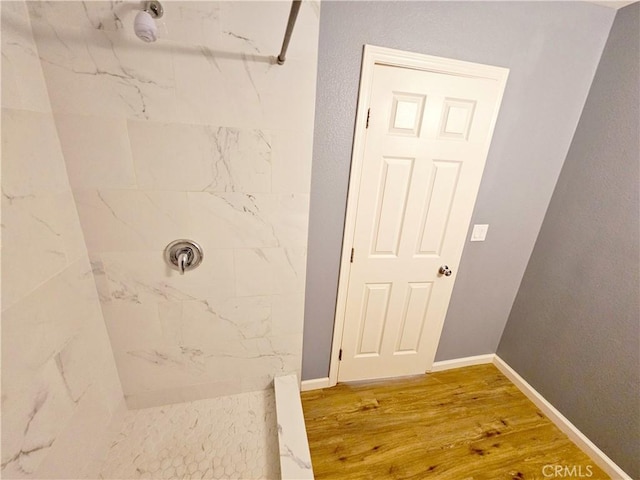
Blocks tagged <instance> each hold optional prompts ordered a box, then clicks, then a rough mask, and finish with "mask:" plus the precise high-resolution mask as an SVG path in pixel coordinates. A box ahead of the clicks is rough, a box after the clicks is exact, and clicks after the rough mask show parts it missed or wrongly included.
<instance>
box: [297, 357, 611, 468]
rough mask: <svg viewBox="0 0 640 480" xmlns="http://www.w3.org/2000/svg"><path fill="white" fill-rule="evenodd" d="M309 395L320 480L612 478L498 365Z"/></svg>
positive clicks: (308, 419) (305, 398)
mask: <svg viewBox="0 0 640 480" xmlns="http://www.w3.org/2000/svg"><path fill="white" fill-rule="evenodd" d="M301 395H302V406H303V410H304V416H305V423H306V427H307V435H308V437H309V446H310V449H311V459H312V462H313V470H314V473H315V478H316V479H318V480H322V479H340V480H343V479H345V480H346V479H387V478H388V479H416V480H418V479H419V480H422V479H439V480H440V479H442V480H448V479H450V480H464V479H469V480H470V479H474V480H483V479H487V480H497V479H509V480H513V479H515V480H523V479H549V478H555V479H556V480H557V479H560V478H563V479H566V478H582V479H585V478H589V479H591V480H595V479H598V480H599V479H608V478H609V477H608V476H607V475H606V474H605V473H604V472H603V471H602V470H601V469H600V468H599V467H597V465H596V464H595V463H594V462H593V461H592V460H591V459H590V458H589V457H588V456H587V455H585V454H584V453H583V452H582V451H581V450H580V449H579V448H578V447H577V446H576V445H575V444H573V443H572V442H571V441H570V440H569V439H568V438H567V436H566V435H565V434H564V433H562V432H561V431H560V430H559V429H558V428H557V427H556V426H555V425H554V424H553V423H551V421H550V420H549V419H547V418H546V417H545V416H544V415H543V414H542V412H540V411H539V410H538V409H537V407H536V406H535V405H534V404H533V403H531V401H529V399H527V398H526V397H525V396H524V394H522V392H520V391H519V390H518V389H517V388H516V386H515V385H513V384H512V383H511V382H510V381H509V380H508V379H507V378H506V377H505V376H504V375H502V373H500V371H498V369H496V368H495V367H494V366H493V365H477V366H472V367H464V368H459V369H455V370H448V371H445V372H438V373H430V374H427V375H420V376H417V377H407V378H403V379H394V380H385V381H379V382H372V383H366V384H349V385H348V384H339V385H337V386H335V387H333V388H326V389H323V390H313V391H309V392H303V393H302V394H301ZM545 465H551V466H555V465H560V466H563V467H568V469H563V470H562V474H563V475H562V476H559V475H555V476H554V475H553V473H554V470H553V468H554V467H547V468H546V469H544V470H543V468H544V467H545ZM545 474H546V476H545ZM572 474H573V475H572Z"/></svg>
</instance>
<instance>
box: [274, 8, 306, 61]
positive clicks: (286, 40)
mask: <svg viewBox="0 0 640 480" xmlns="http://www.w3.org/2000/svg"><path fill="white" fill-rule="evenodd" d="M301 3H302V0H293V1H292V2H291V11H290V12H289V21H288V22H287V31H286V32H285V33H284V40H282V50H280V55H278V65H282V64H283V63H284V61H285V55H286V54H287V48H289V40H291V33H292V32H293V26H294V25H295V24H296V18H297V17H298V11H299V10H300V4H301Z"/></svg>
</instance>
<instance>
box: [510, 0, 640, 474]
mask: <svg viewBox="0 0 640 480" xmlns="http://www.w3.org/2000/svg"><path fill="white" fill-rule="evenodd" d="M639 39H640V4H638V3H636V4H635V5H631V6H629V7H626V8H624V9H622V10H620V11H619V12H618V14H617V16H616V20H615V22H614V24H613V28H612V30H611V35H610V37H609V40H608V42H607V46H606V48H605V50H604V53H603V56H602V60H601V61H600V66H599V67H598V71H597V73H596V77H595V79H594V82H593V85H592V87H591V91H590V93H589V97H588V99H587V103H586V105H585V108H584V112H583V114H582V118H581V119H580V123H579V125H578V129H577V131H576V135H575V137H574V139H573V143H572V144H571V149H570V150H569V155H568V156H567V160H566V161H565V164H564V167H563V169H562V173H561V175H560V178H559V180H558V185H557V186H556V190H555V192H554V194H553V198H552V200H551V204H550V205H549V210H548V212H547V215H546V217H545V219H544V223H543V224H542V229H541V231H540V236H539V237H538V240H537V242H536V245H535V249H534V251H533V254H532V256H531V260H530V261H529V265H528V266H527V270H526V273H525V275H524V278H523V281H522V286H521V287H520V290H519V292H518V295H517V297H516V301H515V303H514V306H513V310H512V312H511V315H510V316H509V322H508V323H507V326H506V329H505V331H504V335H503V337H502V340H501V342H500V345H499V347H498V354H499V355H500V356H501V357H502V358H503V359H504V360H505V361H507V363H509V364H510V365H511V366H512V367H513V368H515V369H516V370H517V371H518V373H519V374H520V375H522V376H523V377H524V378H525V379H526V380H527V381H528V382H529V383H530V384H531V385H533V386H534V387H535V388H536V389H537V390H538V391H539V392H540V393H541V394H542V395H544V397H545V398H546V399H547V400H549V401H550V402H551V403H552V404H553V405H554V406H555V407H556V408H558V409H559V410H560V411H561V412H562V413H563V414H564V415H565V416H566V417H567V418H569V420H571V421H572V422H573V423H574V424H575V425H576V426H577V427H578V428H579V429H580V430H581V431H582V432H583V433H585V434H586V435H587V436H588V437H589V438H590V439H591V440H592V441H593V442H594V443H595V444H596V445H598V447H600V448H601V449H602V450H603V451H604V452H605V453H606V454H607V455H609V456H610V457H611V458H612V459H613V460H614V461H615V462H616V463H618V465H620V466H621V467H622V468H623V469H624V470H625V471H626V472H627V473H629V474H630V475H631V476H632V477H633V478H640V400H639V399H638V393H639V392H640V323H639V318H640V311H639V305H640V297H639V291H640V279H639V272H638V265H640V251H639V243H640V235H639V231H638V219H639V218H640V217H639V215H640V207H639V203H640V202H639V193H638V190H639V185H638V179H639V178H640V170H639V167H638V162H639V159H640V151H639V147H638V145H639V142H640V125H639V118H640V111H639V110H640V109H639V107H638V105H639V103H640V94H639V86H638V84H639V82H640V77H639V75H640V73H639V71H638V63H639V62H640V47H639V45H638V40H639Z"/></svg>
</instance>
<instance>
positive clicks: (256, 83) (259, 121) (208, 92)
mask: <svg viewBox="0 0 640 480" xmlns="http://www.w3.org/2000/svg"><path fill="white" fill-rule="evenodd" d="M238 3H239V2H238ZM222 35H223V36H226V37H229V36H230V34H229V33H225V32H223V34H222ZM236 41H237V42H236V43H239V44H242V45H244V44H245V42H246V40H245V39H239V40H238V39H236ZM248 41H249V42H250V40H248ZM278 48H279V47H278ZM174 49H175V51H176V54H175V55H174V58H173V62H174V65H175V86H176V96H177V97H178V98H179V99H180V102H179V104H178V107H177V114H176V118H178V119H179V121H181V122H185V123H206V124H210V125H224V126H227V127H235V128H253V129H260V128H265V127H267V128H273V127H274V126H273V125H271V124H269V123H267V121H266V114H267V112H265V109H264V106H263V104H262V101H263V99H264V96H265V95H267V94H268V91H267V90H265V87H264V86H263V85H264V82H265V77H266V76H267V75H268V74H269V72H271V71H272V70H273V69H275V68H278V66H277V65H275V55H277V52H268V54H266V53H265V54H260V53H257V52H256V51H255V49H251V48H250V50H251V51H249V52H245V51H242V50H240V51H238V50H229V49H224V48H223V47H221V46H220V45H215V46H213V47H210V46H193V45H190V46H174ZM279 108H282V109H287V110H288V108H287V104H286V102H283V103H282V104H281V105H279Z"/></svg>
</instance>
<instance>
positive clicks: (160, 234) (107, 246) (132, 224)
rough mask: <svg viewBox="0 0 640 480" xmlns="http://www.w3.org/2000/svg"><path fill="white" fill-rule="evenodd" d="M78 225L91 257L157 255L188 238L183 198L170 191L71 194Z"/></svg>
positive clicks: (184, 194)
mask: <svg viewBox="0 0 640 480" xmlns="http://www.w3.org/2000/svg"><path fill="white" fill-rule="evenodd" d="M74 196H75V198H76V204H77V206H78V214H79V216H80V223H81V224H82V229H83V231H84V235H85V240H86V244H87V248H88V250H89V251H90V252H91V253H92V254H95V253H102V252H116V251H120V252H126V251H157V252H159V254H160V262H162V257H161V255H162V251H163V250H164V247H165V246H166V245H168V244H169V243H170V242H172V241H173V240H175V239H177V238H189V237H190V236H191V230H190V228H189V215H188V203H187V194H186V193H184V192H170V191H143V190H86V191H76V192H74Z"/></svg>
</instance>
